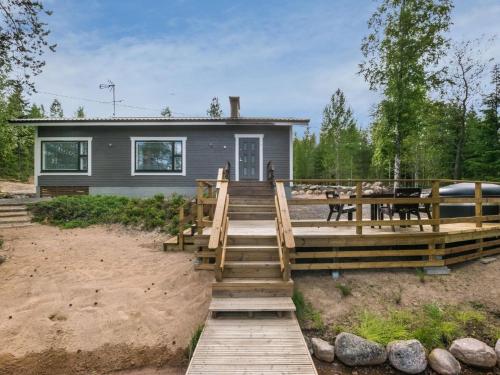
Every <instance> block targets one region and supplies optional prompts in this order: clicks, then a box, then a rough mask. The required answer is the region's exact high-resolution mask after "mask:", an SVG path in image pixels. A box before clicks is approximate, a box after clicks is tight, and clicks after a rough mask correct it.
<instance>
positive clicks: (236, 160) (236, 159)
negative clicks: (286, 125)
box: [234, 134, 264, 181]
mask: <svg viewBox="0 0 500 375" xmlns="http://www.w3.org/2000/svg"><path fill="white" fill-rule="evenodd" d="M240 138H258V139H259V181H264V168H263V165H264V134H235V135H234V140H235V147H234V163H235V164H234V176H235V180H236V181H239V180H240Z"/></svg>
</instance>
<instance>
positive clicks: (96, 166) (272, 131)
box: [38, 125, 290, 187]
mask: <svg viewBox="0 0 500 375" xmlns="http://www.w3.org/2000/svg"><path fill="white" fill-rule="evenodd" d="M289 131H290V128H289V127H288V126H229V125H228V126H222V125H217V126H186V125H183V126H123V127H122V126H109V127H106V126H85V125H81V126H74V127H66V126H65V127H56V126H54V127H50V126H44V127H39V128H38V136H39V137H92V138H93V139H92V176H57V175H53V176H39V177H38V185H39V186H57V185H60V186H80V185H81V186H90V187H191V186H195V184H196V182H195V180H196V179H212V178H216V175H217V169H218V168H220V167H222V166H223V165H224V164H225V163H226V161H229V162H230V163H231V178H232V179H234V171H235V168H234V163H235V138H234V135H235V134H264V152H263V154H264V166H263V168H264V179H265V173H266V172H265V166H266V165H267V162H268V161H269V160H272V161H273V164H274V166H275V175H276V177H277V178H288V177H289V168H290V164H289V160H290V158H289V156H290V155H289V136H290V132H289ZM143 136H144V137H187V142H186V150H187V152H186V154H187V155H186V176H159V175H148V176H131V173H130V171H131V155H130V153H131V150H130V148H131V147H130V137H143ZM224 146H226V148H225V149H224Z"/></svg>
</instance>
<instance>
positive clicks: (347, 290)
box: [335, 283, 352, 297]
mask: <svg viewBox="0 0 500 375" xmlns="http://www.w3.org/2000/svg"><path fill="white" fill-rule="evenodd" d="M335 288H337V289H338V290H339V291H340V294H342V297H347V296H350V295H351V294H352V290H351V287H350V286H349V285H347V284H342V283H338V284H337V285H335Z"/></svg>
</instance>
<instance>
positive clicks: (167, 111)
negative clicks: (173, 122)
mask: <svg viewBox="0 0 500 375" xmlns="http://www.w3.org/2000/svg"><path fill="white" fill-rule="evenodd" d="M161 115H162V116H163V117H167V118H170V117H172V111H171V110H170V107H169V106H168V105H167V106H165V108H163V109H162V110H161Z"/></svg>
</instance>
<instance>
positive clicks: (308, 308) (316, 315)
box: [292, 289, 325, 331]
mask: <svg viewBox="0 0 500 375" xmlns="http://www.w3.org/2000/svg"><path fill="white" fill-rule="evenodd" d="M292 300H293V303H294V304H295V309H296V311H295V313H296V315H297V319H298V320H299V322H300V324H301V326H303V325H305V324H308V323H310V324H311V325H312V328H314V329H317V330H319V331H322V330H324V329H325V323H324V322H323V318H322V317H321V314H320V312H319V311H317V310H315V309H314V307H313V306H312V305H311V304H310V303H309V302H306V300H305V298H304V295H303V294H302V293H301V292H300V291H299V290H297V289H294V291H293V295H292Z"/></svg>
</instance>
